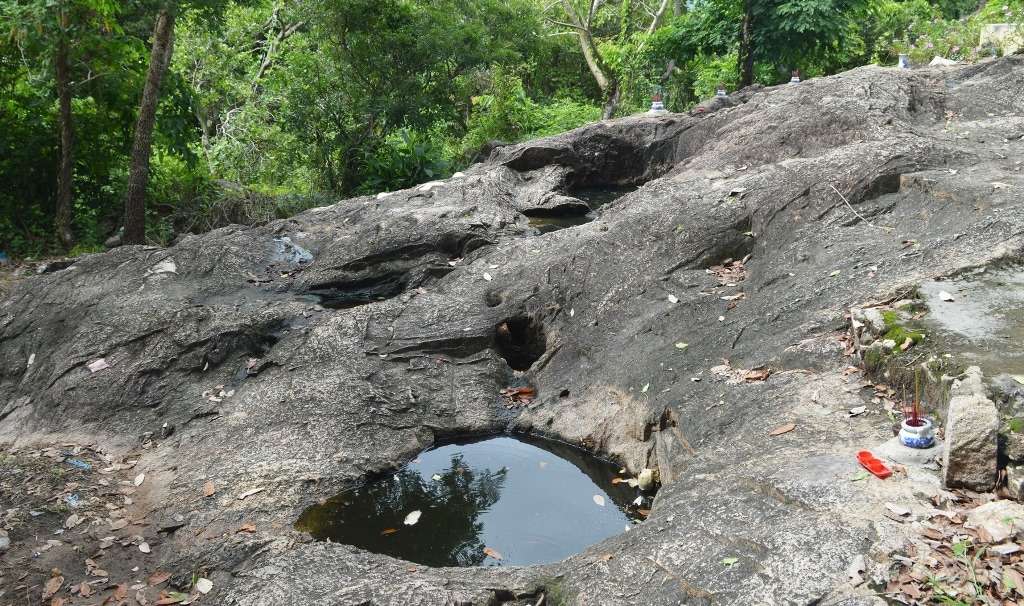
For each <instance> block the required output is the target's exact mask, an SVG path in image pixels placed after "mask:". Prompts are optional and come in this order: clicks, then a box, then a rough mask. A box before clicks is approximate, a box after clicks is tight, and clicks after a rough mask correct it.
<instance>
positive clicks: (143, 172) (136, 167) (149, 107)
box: [124, 2, 176, 244]
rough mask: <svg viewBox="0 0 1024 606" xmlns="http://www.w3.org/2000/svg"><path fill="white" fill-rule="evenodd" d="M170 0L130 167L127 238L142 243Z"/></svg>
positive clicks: (170, 35)
mask: <svg viewBox="0 0 1024 606" xmlns="http://www.w3.org/2000/svg"><path fill="white" fill-rule="evenodd" d="M175 8H176V7H175V6H173V5H172V4H171V3H170V2H168V3H164V4H163V5H162V6H161V7H160V10H159V12H158V13H157V16H156V22H155V24H154V25H153V47H152V49H151V51H150V55H149V69H148V71H147V73H146V83H145V85H144V87H143V90H142V101H141V103H140V104H139V117H138V120H137V121H136V123H135V140H134V143H133V144H132V153H131V159H130V162H131V166H130V168H129V171H128V191H127V194H126V196H125V204H124V242H125V243H126V244H142V243H144V242H145V239H146V188H147V187H148V185H149V158H150V155H151V153H152V147H153V126H154V124H155V123H156V109H157V103H158V102H159V101H160V83H161V82H162V81H163V78H164V74H165V73H166V72H167V66H168V65H169V64H170V62H171V54H172V52H173V50H174V18H175V13H174V9H175Z"/></svg>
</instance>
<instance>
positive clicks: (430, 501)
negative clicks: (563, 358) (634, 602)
mask: <svg viewBox="0 0 1024 606" xmlns="http://www.w3.org/2000/svg"><path fill="white" fill-rule="evenodd" d="M617 472H618V466H617V465H614V464H612V463H611V462H609V461H605V460H603V459H599V458H597V457H594V456H593V455H591V454H590V453H588V452H586V451H584V450H582V449H579V448H576V447H573V446H570V445H568V444H564V443H561V442H554V441H550V440H541V439H538V438H532V437H512V436H507V435H502V436H497V437H488V438H484V439H476V440H466V441H460V442H456V443H451V444H447V445H444V446H440V447H438V448H435V449H432V450H428V451H426V452H423V453H420V454H419V456H417V457H416V459H414V460H413V461H412V462H410V463H409V464H408V465H407V466H405V467H404V468H402V469H400V470H398V471H397V472H395V473H389V474H387V475H386V476H384V477H382V478H378V479H376V480H375V481H372V482H368V483H367V484H365V485H363V486H361V487H359V488H357V489H356V490H352V491H347V492H344V493H341V494H339V495H337V496H336V497H333V498H331V499H329V500H327V501H325V502H324V503H322V504H317V505H314V506H312V507H310V508H309V509H307V510H306V511H305V512H304V513H303V514H302V516H301V517H300V518H299V520H298V522H297V523H296V527H297V528H298V529H299V530H303V531H305V532H308V533H310V534H311V535H312V536H313V537H314V538H315V539H318V540H330V541H333V542H337V543H345V544H349V545H354V546H356V547H360V548H362V549H367V550H369V551H374V552H377V553H384V554H387V555H391V556H394V557H398V558H402V559H405V560H409V561H412V562H416V563H419V564H425V565H428V566H501V565H517V566H523V565H531V564H543V563H549V562H557V561H559V560H562V559H564V558H565V557H567V556H569V555H572V554H573V553H577V552H579V551H581V550H583V549H584V548H586V547H588V546H590V545H592V544H594V543H597V542H599V541H602V540H604V539H606V538H608V537H610V536H613V535H616V534H618V533H620V532H624V531H625V530H627V529H629V528H630V527H631V526H632V525H633V524H636V523H639V522H640V521H642V520H643V517H644V515H645V514H646V513H647V511H648V510H649V508H650V506H651V504H652V500H653V494H650V493H644V492H641V491H640V490H639V489H638V488H636V487H633V486H630V483H629V482H628V481H626V479H624V478H620V477H618V473H617Z"/></svg>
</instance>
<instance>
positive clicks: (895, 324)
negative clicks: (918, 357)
mask: <svg viewBox="0 0 1024 606" xmlns="http://www.w3.org/2000/svg"><path fill="white" fill-rule="evenodd" d="M882 321H883V322H885V334H884V335H882V338H883V339H892V340H893V341H895V342H896V345H897V346H900V345H903V344H904V343H906V342H907V339H910V340H911V341H913V342H914V344H915V345H916V344H918V343H920V342H921V341H923V340H924V333H923V332H921V331H919V330H914V329H912V328H908V327H906V326H903V325H902V324H900V321H901V318H900V315H899V314H898V313H897V312H895V311H892V310H890V311H883V312H882Z"/></svg>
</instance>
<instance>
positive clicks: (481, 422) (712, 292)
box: [0, 57, 1024, 606]
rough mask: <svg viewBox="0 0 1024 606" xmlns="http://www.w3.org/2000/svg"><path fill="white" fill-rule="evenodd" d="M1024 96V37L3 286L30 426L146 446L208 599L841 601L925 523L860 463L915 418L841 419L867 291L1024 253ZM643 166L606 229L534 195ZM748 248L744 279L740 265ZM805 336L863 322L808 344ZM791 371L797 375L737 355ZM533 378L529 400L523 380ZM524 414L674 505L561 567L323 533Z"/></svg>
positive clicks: (117, 448)
mask: <svg viewBox="0 0 1024 606" xmlns="http://www.w3.org/2000/svg"><path fill="white" fill-rule="evenodd" d="M1021 90H1024V57H1008V58H1004V59H1001V60H998V61H992V62H988V63H984V64H978V65H972V66H964V67H952V68H942V69H920V70H897V69H884V68H879V67H865V68H860V69H857V70H853V71H851V72H847V73H844V74H839V75H836V76H831V77H827V78H818V79H813V80H809V81H806V82H804V83H802V84H800V85H799V86H782V87H775V88H769V89H764V90H760V91H750V92H749V94H744V95H737V96H735V98H732V97H731V98H730V104H732V103H733V102H735V104H734V105H732V106H730V107H721V108H719V109H717V111H709V112H704V113H700V114H697V115H694V116H689V115H676V114H669V115H665V116H659V117H646V116H639V117H631V118H623V119H619V120H612V121H607V122H601V123H596V124H592V125H589V126H586V127H583V128H580V129H577V130H575V131H572V132H569V133H565V134H563V135H559V136H557V137H551V138H548V139H543V140H539V141H532V142H528V143H523V144H520V145H510V146H503V147H499V148H497V149H496V150H494V151H493V152H492V154H491V157H490V159H489V160H488V161H487V162H485V163H482V164H479V165H476V166H474V167H472V168H470V169H469V170H467V171H466V174H465V175H464V176H461V177H457V178H452V179H449V180H446V181H444V182H443V183H441V184H437V185H432V186H430V187H419V188H412V189H409V190H405V191H401V192H394V193H392V194H391V195H388V196H382V197H363V198H356V199H352V200H346V201H342V202H339V203H337V204H334V205H331V206H326V207H323V208H319V209H314V210H311V211H308V212H304V213H302V214H300V215H297V216H295V217H292V218H290V219H286V220H280V221H273V222H270V223H268V224H266V225H262V226H259V227H251V228H250V227H241V226H229V227H225V228H222V229H218V230H215V231H212V232H209V233H206V234H203V235H197V236H190V237H186V238H183V239H181V241H180V242H178V243H177V244H176V245H175V246H173V247H170V248H166V249H162V248H153V247H144V246H122V247H118V248H116V249H114V250H111V251H109V252H106V253H103V254H97V255H89V256H85V257H82V258H81V259H79V260H78V261H77V262H75V263H74V264H73V265H71V266H70V267H67V268H64V269H61V270H59V271H53V272H50V273H44V274H42V275H39V276H33V277H31V278H28V279H26V280H24V281H22V282H21V283H19V284H18V285H17V286H16V287H15V288H14V289H13V290H12V292H11V293H10V295H9V296H8V297H7V298H5V299H4V300H3V301H0V442H3V443H15V444H35V443H46V444H54V443H61V442H62V441H64V440H69V439H76V440H88V441H89V442H91V443H93V444H95V445H96V446H97V447H98V448H103V449H104V450H105V451H107V452H111V453H121V454H124V453H128V452H133V455H132V458H133V460H134V459H136V458H137V459H138V463H137V464H136V468H137V469H138V470H139V471H140V472H145V473H146V480H145V483H143V484H142V485H141V486H140V487H139V488H138V493H137V494H136V496H135V502H136V503H139V504H144V506H145V507H146V508H147V509H145V510H144V511H141V512H140V513H139V514H138V515H140V516H143V515H145V516H147V518H146V519H147V520H149V521H150V523H151V524H152V525H160V524H164V523H163V522H158V520H173V521H174V522H173V527H174V529H176V530H172V529H171V528H170V526H165V528H166V529H167V532H168V533H169V534H166V535H165V536H163V537H162V538H161V542H160V545H159V549H160V556H159V562H158V565H159V566H160V567H161V569H164V570H169V571H173V572H174V574H175V576H174V578H173V579H172V582H173V583H176V584H177V585H178V586H186V587H187V586H188V585H189V583H190V581H191V578H192V573H193V571H195V570H198V569H202V570H204V571H206V572H205V574H207V575H208V576H209V577H210V578H211V579H212V580H213V581H214V587H215V589H214V593H213V594H211V595H210V596H208V597H206V598H204V600H208V601H209V602H210V603H218V604H233V605H239V606H241V605H245V606H257V605H270V604H282V603H287V604H296V605H304V604H323V603H337V604H363V603H373V604H394V605H399V604H401V605H405V604H502V603H520V604H525V603H526V602H527V600H528V601H529V602H530V603H536V602H537V600H538V599H539V597H540V596H541V595H554V594H555V593H558V594H560V595H562V596H564V599H565V600H566V601H568V602H570V603H580V604H584V603H585V604H606V605H618V604H622V605H626V604H679V603H687V604H708V603H716V604H725V603H729V604H751V603H765V604H798V603H818V602H820V603H825V602H828V603H833V602H834V603H839V602H840V600H839V599H836V596H837V595H841V592H842V591H843V586H844V585H845V584H846V582H847V569H848V567H849V564H850V562H851V561H854V560H855V558H857V557H859V556H863V555H865V554H870V553H874V552H875V551H877V552H879V553H880V554H883V555H884V553H885V552H886V550H887V548H886V546H893V545H898V544H899V541H898V540H896V538H898V534H897V532H896V531H895V530H894V529H893V528H892V527H891V526H892V525H885V524H878V523H876V522H875V520H879V519H881V518H882V514H881V510H882V502H883V501H885V500H887V499H888V500H892V499H894V498H902V497H894V496H892V494H891V493H893V492H894V491H898V490H901V487H902V486H911V484H906V485H905V484H901V482H900V481H897V480H892V481H886V482H876V481H875V480H869V481H870V482H873V483H872V484H870V488H869V487H868V486H869V485H868V484H867V483H866V482H861V481H858V482H851V481H850V478H851V477H853V476H854V475H855V474H856V473H857V471H858V467H857V463H856V459H855V453H856V452H857V451H858V450H860V449H863V448H865V447H870V446H871V445H873V444H878V443H881V442H883V441H884V440H886V439H888V438H890V437H891V433H890V428H889V427H888V423H886V422H884V421H880V419H882V418H883V417H882V416H881V415H878V414H864V415H860V416H856V417H853V418H847V416H846V415H845V414H836V413H837V411H842V410H846V409H849V408H851V407H853V406H857V405H859V404H863V403H865V402H867V401H868V400H867V399H866V398H865V397H864V396H865V394H864V393H863V392H862V390H861V389H860V386H859V380H858V379H857V378H856V377H849V376H847V375H845V374H843V372H842V371H843V370H844V368H845V366H846V365H847V364H848V363H849V362H850V360H849V359H845V360H844V359H842V358H841V347H838V346H837V339H838V338H839V336H840V335H841V334H842V331H843V330H844V329H845V327H846V320H845V319H844V313H845V310H847V309H849V308H850V307H851V306H853V305H857V304H862V303H865V302H867V301H872V300H880V299H882V298H886V297H892V296H896V295H899V294H900V293H904V292H906V291H907V290H908V289H909V288H911V287H912V286H913V285H914V284H915V283H916V282H917V281H920V280H922V279H924V278H928V277H934V276H936V275H943V274H949V273H952V272H955V271H958V270H961V269H962V268H965V267H974V266H978V265H983V264H986V263H989V262H991V261H993V260H995V259H999V258H1003V257H1006V256H1008V255H1012V254H1019V251H1020V250H1021V249H1022V246H1024V199H1022V197H1021V196H1020V194H1019V192H1020V191H1021V190H1022V188H1024V174H1022V173H1021V172H1020V170H1019V168H1020V166H1019V164H1015V159H1016V158H1020V157H1022V156H1024V146H1022V143H1021V139H1020V137H1021V135H1022V134H1024V96H1021V95H1020V94H1019V91H1021ZM905 177H907V178H905ZM910 177H912V178H910ZM994 182H998V183H1000V184H1002V186H1000V187H998V188H994V187H993V185H992V184H993V183H994ZM901 183H902V184H905V185H901ZM618 185H633V186H639V189H637V190H636V191H634V192H632V193H630V194H628V195H626V196H624V197H622V198H620V199H618V200H617V201H615V202H613V203H611V204H609V205H607V206H605V207H604V208H603V209H602V210H601V212H600V214H599V216H598V218H597V219H596V220H595V221H593V222H591V223H588V224H585V225H580V226H578V227H573V228H571V229H564V230H561V231H555V232H552V233H548V234H545V235H538V232H537V231H536V230H534V229H532V228H531V227H530V226H529V223H528V218H527V216H526V214H524V213H526V212H527V211H530V209H531V208H538V207H539V208H543V207H545V206H546V205H549V204H550V202H551V201H552V200H555V201H556V202H557V203H558V204H561V203H562V202H564V198H559V197H557V196H566V197H574V196H573V194H574V192H577V191H578V190H580V189H586V188H594V187H608V186H618ZM833 188H835V189H833ZM835 190H838V191H839V192H841V193H842V194H843V196H845V198H846V202H844V200H843V199H842V198H840V196H838V195H837V194H836V191H835ZM853 211H856V212H853ZM908 240H910V241H916V242H919V243H920V244H921V246H920V247H919V248H917V249H914V250H908V248H907V247H906V245H905V242H906V241H908ZM748 255H749V258H748V259H747V261H746V263H745V264H744V265H745V276H744V279H742V280H740V281H738V282H731V284H735V285H734V286H730V285H728V284H726V283H722V282H721V281H719V280H717V279H716V277H715V275H714V274H713V273H709V272H708V270H709V269H710V268H711V267H712V266H716V265H719V264H721V263H722V262H723V261H724V260H726V259H727V258H731V259H741V258H744V257H747V256H748ZM739 294H742V295H743V296H742V297H738V296H737V295H739ZM669 295H671V297H670V296H669ZM501 326H506V327H511V329H509V328H506V329H505V330H499V327H501ZM680 342H685V343H687V344H688V347H685V348H680V347H678V346H677V345H676V344H677V343H680ZM800 343H822V344H832V345H833V346H832V347H825V346H820V347H806V348H804V350H803V351H805V352H806V353H803V354H801V355H799V356H794V355H792V354H791V353H787V351H790V350H791V347H792V346H793V345H794V344H800ZM813 352H821V355H814V353H813ZM100 359H102V360H103V363H102V364H101V363H98V361H99V360H100ZM723 359H726V360H728V363H727V364H725V363H723V361H722V360H723ZM787 364H792V365H793V366H789V367H787ZM105 366H106V367H105ZM759 366H767V367H768V368H770V369H771V370H772V371H773V374H772V376H770V377H768V379H767V380H766V381H746V380H743V379H742V375H739V376H740V377H741V378H740V379H738V380H737V379H736V376H737V374H736V373H733V372H730V371H729V370H728V369H730V368H732V369H751V368H756V367H759ZM712 368H715V369H717V370H716V371H712ZM723 368H725V369H726V370H724V371H723V370H722V369H723ZM94 370H95V371H94ZM786 371H790V372H786ZM515 373H519V376H515ZM514 380H515V381H519V380H525V381H529V382H530V383H531V384H532V385H534V386H535V387H536V388H537V398H536V400H535V401H534V402H532V403H531V404H530V405H529V406H525V407H517V408H512V409H510V408H507V407H505V406H504V400H503V399H502V398H501V397H500V396H499V393H500V390H501V389H502V388H503V387H505V386H507V385H509V384H510V383H511V382H512V381H514ZM221 385H223V386H224V388H222V389H221V388H218V386H221ZM222 391H223V392H225V395H223V396H221V395H219V394H220V393H221V392H222ZM228 392H230V393H231V395H227V393H228ZM867 395H868V396H869V395H870V394H867ZM986 422H987V421H986ZM789 423H795V425H796V428H795V429H794V430H792V431H789V432H787V433H783V434H780V435H775V436H769V435H768V434H769V432H770V430H772V429H773V428H776V427H780V426H783V425H785V424H789ZM165 424H166V426H167V427H168V428H174V431H173V432H172V431H169V430H168V429H164V427H165ZM982 425H984V424H983V423H979V424H976V425H971V426H972V427H974V426H977V427H981V426H982ZM498 431H517V432H530V433H534V434H540V435H547V436H550V437H555V438H559V439H562V440H565V441H568V442H572V443H575V444H579V445H582V446H584V447H586V448H589V449H591V450H592V451H594V452H597V453H600V454H602V455H605V456H611V457H615V458H617V459H618V460H619V461H620V462H621V464H623V465H624V466H626V467H628V468H629V469H630V470H631V471H632V472H634V473H638V472H639V471H640V470H642V469H644V468H651V469H656V470H657V471H658V472H659V473H658V475H659V477H661V478H662V479H663V481H664V485H663V486H662V488H661V490H660V492H659V493H658V497H657V499H656V501H655V503H654V507H653V509H652V511H651V514H650V517H649V519H648V521H647V522H645V523H644V524H641V525H639V526H637V527H635V528H634V529H633V530H632V531H630V532H627V533H624V534H622V535H619V536H616V537H613V538H611V539H608V540H606V541H604V542H602V543H600V544H598V545H594V546H593V547H591V548H589V549H587V550H585V551H584V552H582V553H580V554H577V555H574V556H572V557H570V558H568V559H566V560H564V561H562V562H558V563H555V564H551V565H548V566H535V567H524V568H503V567H495V568H444V569H432V568H426V567H414V568H415V570H414V571H411V570H410V566H409V565H408V563H407V562H401V561H399V560H396V559H394V558H390V557H387V556H382V555H379V554H373V553H368V552H365V551H362V550H359V549H355V548H353V547H350V546H345V545H337V544H330V543H312V542H310V541H309V540H308V537H306V536H303V535H302V534H301V533H298V532H296V531H294V530H293V529H292V524H293V523H294V521H295V520H296V518H297V516H298V514H299V513H300V512H301V511H302V510H303V509H304V508H305V507H307V506H308V505H310V504H312V503H315V502H317V501H318V500H319V499H322V498H325V497H329V496H331V495H333V494H335V493H337V492H338V491H340V490H341V489H342V488H346V487H350V486H352V485H353V484H354V483H356V482H360V481H363V480H365V479H367V478H370V477H373V476H374V475H375V474H378V473H380V472H383V471H387V470H392V469H394V468H395V467H396V466H398V465H401V464H402V463H404V462H407V461H409V460H411V459H413V458H414V457H415V456H416V453H418V452H420V451H421V450H422V449H424V448H427V447H430V446H431V445H433V444H436V443H438V442H440V441H444V440H446V439H448V438H450V437H452V436H456V435H465V434H474V435H480V434H485V433H489V432H498ZM958 431H961V430H960V425H959V422H958V423H957V424H954V426H953V432H954V433H956V432H958ZM150 432H152V433H150ZM143 435H152V436H155V440H154V443H153V444H152V446H151V447H149V448H148V449H146V450H144V451H139V450H138V448H139V447H138V444H139V437H140V436H143ZM209 481H215V483H216V486H217V487H218V492H217V494H216V495H214V496H212V497H210V498H203V497H202V496H201V495H202V491H203V487H204V485H205V483H206V482H209ZM905 481H906V482H911V483H912V481H913V480H911V479H908V480H905ZM979 481H980V480H979ZM258 489H262V490H259V492H253V491H254V490H258ZM905 494H911V491H910V490H907V491H906V493H905ZM243 496H244V497H245V498H244V499H243V498H241V497H243ZM241 520H245V521H246V522H251V523H252V524H253V525H254V527H255V528H256V529H257V531H256V532H252V533H248V532H247V533H237V532H236V530H237V528H238V524H239V523H240V521H241ZM149 528H153V526H151V527H149ZM101 536H102V535H101ZM606 554H614V557H612V558H610V559H609V558H607V557H603V556H605V555H606ZM106 557H113V556H106ZM873 557H874V556H872V558H873ZM879 557H881V556H879ZM723 561H725V562H728V564H723ZM33 582H35V581H33ZM40 582H41V581H40ZM863 591H864V593H863V595H861V596H860V597H859V598H858V599H861V600H867V599H869V594H870V590H869V589H866V588H865V589H863ZM844 603H851V604H852V603H863V602H856V601H847V602H844Z"/></svg>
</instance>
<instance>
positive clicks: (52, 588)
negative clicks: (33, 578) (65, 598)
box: [43, 574, 64, 600]
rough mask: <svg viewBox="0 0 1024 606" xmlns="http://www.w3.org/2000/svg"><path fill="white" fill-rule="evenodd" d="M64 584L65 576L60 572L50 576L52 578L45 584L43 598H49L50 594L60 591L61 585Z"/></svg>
mask: <svg viewBox="0 0 1024 606" xmlns="http://www.w3.org/2000/svg"><path fill="white" fill-rule="evenodd" d="M63 584H64V577H62V576H60V575H59V574H57V575H54V576H52V577H50V580H49V581H47V582H46V584H45V585H43V599H44V600H46V599H49V598H50V596H52V595H53V594H55V593H57V592H58V591H60V586H61V585H63Z"/></svg>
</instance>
